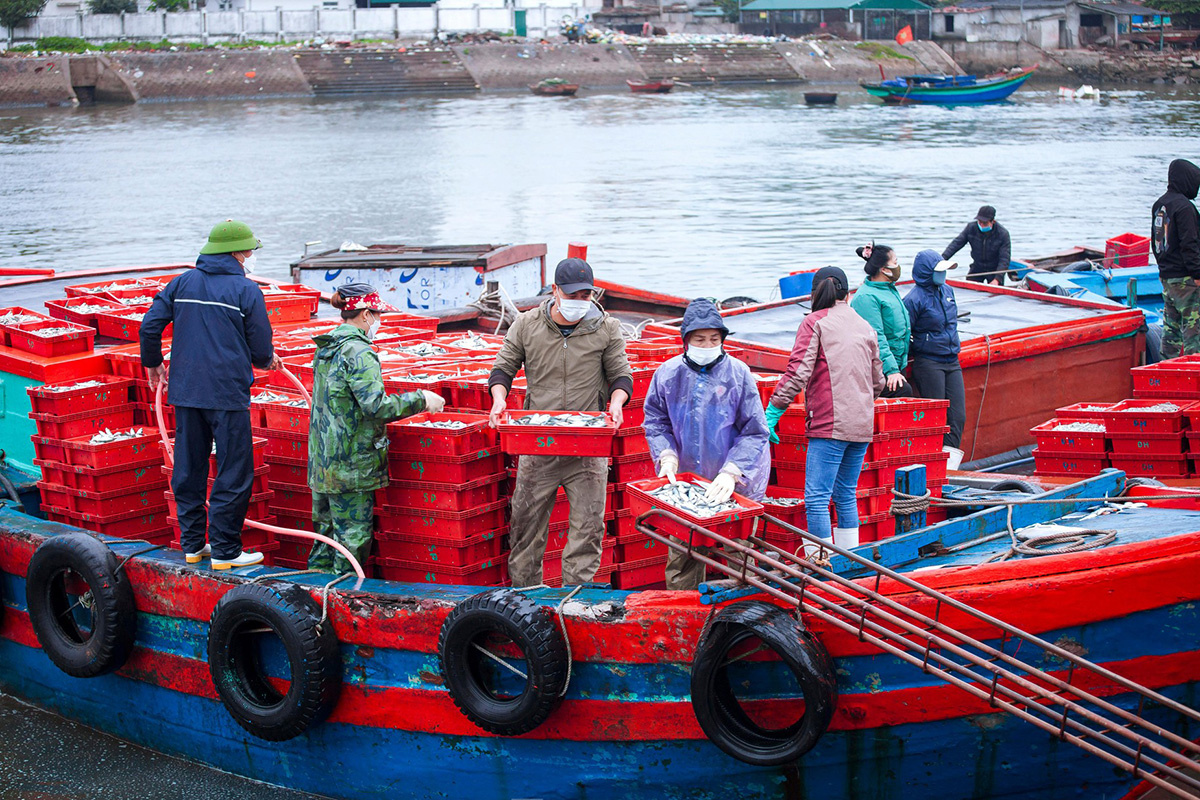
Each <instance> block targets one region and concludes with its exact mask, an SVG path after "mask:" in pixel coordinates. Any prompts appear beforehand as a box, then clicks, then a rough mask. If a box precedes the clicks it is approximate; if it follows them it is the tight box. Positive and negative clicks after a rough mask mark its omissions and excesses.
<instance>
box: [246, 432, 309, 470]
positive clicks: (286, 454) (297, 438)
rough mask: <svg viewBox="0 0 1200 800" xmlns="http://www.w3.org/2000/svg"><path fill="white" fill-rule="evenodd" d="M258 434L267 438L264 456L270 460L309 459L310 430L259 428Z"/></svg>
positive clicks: (256, 433)
mask: <svg viewBox="0 0 1200 800" xmlns="http://www.w3.org/2000/svg"><path fill="white" fill-rule="evenodd" d="M254 434H255V435H256V436H260V437H262V438H264V439H266V440H267V445H266V450H265V452H264V454H263V455H264V456H265V457H266V459H267V460H268V461H269V460H271V459H275V458H287V459H302V460H304V461H306V462H307V460H308V431H304V432H298V431H273V430H271V429H270V428H258V429H256V430H255V431H254Z"/></svg>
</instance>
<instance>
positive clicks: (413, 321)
mask: <svg viewBox="0 0 1200 800" xmlns="http://www.w3.org/2000/svg"><path fill="white" fill-rule="evenodd" d="M389 326H395V327H403V328H415V329H417V330H420V331H435V332H436V331H437V329H438V319H437V317H423V316H421V315H420V314H409V313H406V312H403V311H400V312H389V313H386V314H384V315H383V327H385V328H386V327H389Z"/></svg>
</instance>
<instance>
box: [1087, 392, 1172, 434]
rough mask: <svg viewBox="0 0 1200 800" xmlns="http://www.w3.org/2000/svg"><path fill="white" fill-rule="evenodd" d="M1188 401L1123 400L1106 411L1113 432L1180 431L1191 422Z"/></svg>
mask: <svg viewBox="0 0 1200 800" xmlns="http://www.w3.org/2000/svg"><path fill="white" fill-rule="evenodd" d="M1191 405H1192V403H1189V402H1178V403H1175V402H1171V401H1169V400H1122V401H1121V402H1119V403H1115V404H1113V406H1112V407H1111V408H1109V409H1108V411H1105V412H1104V427H1105V428H1106V429H1107V431H1108V432H1109V433H1110V434H1111V433H1177V432H1178V431H1181V430H1183V429H1184V428H1186V427H1187V426H1188V416H1187V410H1188V408H1189V407H1190V406H1191Z"/></svg>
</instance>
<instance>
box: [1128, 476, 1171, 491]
mask: <svg viewBox="0 0 1200 800" xmlns="http://www.w3.org/2000/svg"><path fill="white" fill-rule="evenodd" d="M1134 486H1146V487H1150V488H1154V489H1165V488H1166V487H1167V485H1166V484H1165V483H1163V482H1162V481H1160V480H1157V479H1155V478H1126V479H1125V491H1126V492H1128V491H1129V489H1130V488H1132V487H1134Z"/></svg>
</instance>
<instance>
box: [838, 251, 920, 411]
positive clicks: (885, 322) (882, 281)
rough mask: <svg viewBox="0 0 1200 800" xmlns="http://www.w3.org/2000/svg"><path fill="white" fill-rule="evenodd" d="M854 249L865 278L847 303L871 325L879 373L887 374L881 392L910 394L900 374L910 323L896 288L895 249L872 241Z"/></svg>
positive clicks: (910, 334)
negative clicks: (881, 363)
mask: <svg viewBox="0 0 1200 800" xmlns="http://www.w3.org/2000/svg"><path fill="white" fill-rule="evenodd" d="M857 252H858V257H859V258H861V259H862V260H863V261H866V262H867V263H866V266H865V267H863V269H864V270H865V271H866V273H867V279H866V280H865V281H863V284H862V285H861V286H859V287H858V291H856V292H855V293H854V297H853V298H852V299H851V300H850V307H851V308H853V309H854V310H855V311H857V312H858V315H859V316H860V317H862V318H863V319H865V320H866V321H867V322H868V323H869V324H870V326H871V327H872V328H874V329H875V335H876V336H877V337H878V339H879V358H880V359H881V360H882V361H883V374H884V375H885V376H886V378H887V388H886V389H885V391H884V393H883V395H882V396H883V397H912V394H913V391H912V387H911V386H909V384H908V381H907V380H906V379H905V377H904V368H905V366H907V365H908V343H909V340H910V339H911V338H912V326H911V325H910V324H909V320H908V309H907V308H905V307H904V301H903V300H901V299H900V293H899V292H897V291H896V281H898V280H900V261H899V260H898V259H897V258H896V251H895V250H893V249H892V248H890V247H888V246H887V245H883V244H875V243H874V242H872V243H871V244H869V245H866V246H865V247H860V248H858V251H857Z"/></svg>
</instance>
